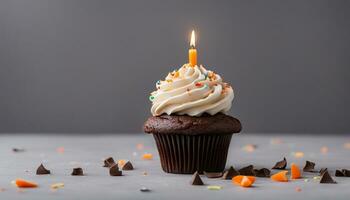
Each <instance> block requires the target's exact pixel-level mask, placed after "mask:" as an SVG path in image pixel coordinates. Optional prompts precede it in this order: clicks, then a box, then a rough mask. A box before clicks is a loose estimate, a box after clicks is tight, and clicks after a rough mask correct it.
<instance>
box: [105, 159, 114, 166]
mask: <svg viewBox="0 0 350 200" xmlns="http://www.w3.org/2000/svg"><path fill="white" fill-rule="evenodd" d="M103 162H104V165H103V167H112V166H113V165H115V162H114V159H113V158H112V157H108V158H106V159H105V160H104V161H103Z"/></svg>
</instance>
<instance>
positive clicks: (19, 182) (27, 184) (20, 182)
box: [15, 179, 38, 188]
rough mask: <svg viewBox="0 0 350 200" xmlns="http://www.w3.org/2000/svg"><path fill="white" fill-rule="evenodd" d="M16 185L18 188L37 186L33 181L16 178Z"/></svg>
mask: <svg viewBox="0 0 350 200" xmlns="http://www.w3.org/2000/svg"><path fill="white" fill-rule="evenodd" d="M15 183H16V186H17V187H19V188H34V187H38V184H36V183H34V182H30V181H27V180H24V179H16V181H15Z"/></svg>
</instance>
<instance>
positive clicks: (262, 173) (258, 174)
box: [254, 168, 271, 178]
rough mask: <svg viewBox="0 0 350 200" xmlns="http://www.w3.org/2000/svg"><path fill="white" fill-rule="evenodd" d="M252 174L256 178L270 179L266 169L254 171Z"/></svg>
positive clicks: (268, 171)
mask: <svg viewBox="0 0 350 200" xmlns="http://www.w3.org/2000/svg"><path fill="white" fill-rule="evenodd" d="M254 173H255V176H256V177H267V178H268V177H270V173H271V172H270V170H269V169H266V168H261V169H254Z"/></svg>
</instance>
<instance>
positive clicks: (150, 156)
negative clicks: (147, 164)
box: [142, 153, 153, 160]
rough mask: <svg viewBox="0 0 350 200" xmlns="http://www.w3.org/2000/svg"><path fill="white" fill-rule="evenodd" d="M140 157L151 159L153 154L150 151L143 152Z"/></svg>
mask: <svg viewBox="0 0 350 200" xmlns="http://www.w3.org/2000/svg"><path fill="white" fill-rule="evenodd" d="M142 159H143V160H152V159H153V155H152V154H151V153H145V154H143V155H142Z"/></svg>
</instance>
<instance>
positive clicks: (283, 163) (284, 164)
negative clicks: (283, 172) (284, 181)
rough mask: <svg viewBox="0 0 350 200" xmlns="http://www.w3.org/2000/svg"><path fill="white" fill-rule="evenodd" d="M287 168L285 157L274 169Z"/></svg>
mask: <svg viewBox="0 0 350 200" xmlns="http://www.w3.org/2000/svg"><path fill="white" fill-rule="evenodd" d="M286 167H287V160H286V158H285V157H284V158H283V160H281V161H278V162H277V163H276V164H275V166H273V167H272V169H286Z"/></svg>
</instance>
